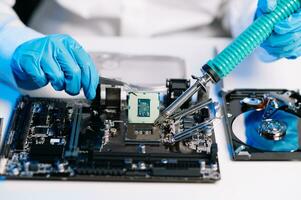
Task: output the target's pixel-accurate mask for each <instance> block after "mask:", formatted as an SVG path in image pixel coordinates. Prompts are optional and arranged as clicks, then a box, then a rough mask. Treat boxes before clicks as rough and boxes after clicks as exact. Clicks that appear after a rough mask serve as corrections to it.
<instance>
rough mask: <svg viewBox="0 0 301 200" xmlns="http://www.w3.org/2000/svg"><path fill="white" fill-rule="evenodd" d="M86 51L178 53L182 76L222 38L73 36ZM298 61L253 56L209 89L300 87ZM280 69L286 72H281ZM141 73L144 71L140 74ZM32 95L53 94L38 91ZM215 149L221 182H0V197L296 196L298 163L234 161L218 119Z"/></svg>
mask: <svg viewBox="0 0 301 200" xmlns="http://www.w3.org/2000/svg"><path fill="white" fill-rule="evenodd" d="M77 39H78V40H79V41H80V42H81V43H82V44H83V46H84V47H85V48H86V49H87V50H88V51H105V52H119V53H126V54H143V55H170V56H177V57H181V58H182V59H184V60H185V62H186V65H187V67H188V68H187V74H196V75H198V74H200V67H201V66H202V64H204V63H205V62H206V61H208V59H210V58H211V57H212V56H214V53H215V52H216V50H220V49H221V48H222V47H223V46H225V45H226V44H227V43H228V42H229V40H228V39H222V38H220V39H218V38H211V39H210V38H209V39H208V38H203V39H193V40H185V39H164V38H161V39H131V38H77ZM300 64H301V63H300V59H299V60H294V61H287V60H281V61H278V62H275V63H272V64H265V63H262V62H260V61H259V60H258V59H257V57H256V56H255V55H252V56H251V57H250V58H248V59H247V60H246V61H244V62H243V63H242V64H241V65H240V66H239V67H238V68H237V69H235V70H234V72H233V73H232V74H231V75H230V76H228V77H227V78H226V79H225V80H224V81H223V84H222V85H223V86H221V84H219V85H218V86H216V87H215V88H213V89H212V90H213V91H214V92H212V97H213V98H214V99H215V100H219V98H218V97H217V96H216V95H215V94H216V91H219V90H221V89H222V88H221V87H223V90H229V89H233V88H289V89H298V88H301V79H300V75H301V73H300V72H301V66H299V65H300ZM284 69H285V70H286V71H287V72H285V73H284V72H283V71H284ZM146 76H147V75H146ZM0 90H1V89H0ZM30 94H31V95H33V96H36V95H37V96H57V97H62V96H63V94H62V93H56V94H54V91H52V90H51V91H49V88H48V89H42V90H38V91H34V92H31V93H30ZM4 95H6V94H0V111H1V112H0V113H1V114H0V117H6V118H7V116H8V113H9V112H10V109H11V108H12V102H13V100H12V101H7V100H5V101H4V100H3V99H5V97H4ZM215 134H216V139H217V143H218V147H219V153H218V157H219V162H220V170H221V180H220V181H218V182H217V183H214V184H187V183H116V182H66V181H1V180H0V199H3V200H6V199H9V200H13V199H18V200H19V199H22V200H27V199H30V200H32V199H43V200H48V199H49V200H50V199H51V200H54V199H63V198H64V199H70V200H71V199H72V200H76V199H90V200H91V199H102V200H105V199H110V200H111V199H123V200H125V199H131V200H136V199H137V200H138V199H139V200H141V199H143V200H147V199H152V200H153V199H163V198H164V199H172V200H175V199H182V200H184V199H185V200H188V199H204V200H210V199H215V200H216V199H232V200H236V199H237V200H241V199H250V200H251V199H252V200H253V199H290V200H292V199H300V194H301V192H300V189H299V185H300V180H301V161H290V162H237V161H232V160H231V155H230V153H229V149H228V144H227V136H226V132H225V128H224V125H223V120H220V121H219V122H217V123H215Z"/></svg>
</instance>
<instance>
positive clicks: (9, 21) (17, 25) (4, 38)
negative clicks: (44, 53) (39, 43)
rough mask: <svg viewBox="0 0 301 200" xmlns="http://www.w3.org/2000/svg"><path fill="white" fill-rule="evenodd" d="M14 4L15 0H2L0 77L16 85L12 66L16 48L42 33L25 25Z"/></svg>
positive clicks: (0, 13) (0, 10) (0, 14)
mask: <svg viewBox="0 0 301 200" xmlns="http://www.w3.org/2000/svg"><path fill="white" fill-rule="evenodd" d="M13 5H14V1H13V0H0V63H1V65H0V77H1V80H2V81H5V82H8V83H10V84H12V85H15V83H14V78H13V75H12V71H11V68H10V61H11V58H12V55H13V53H14V50H15V49H16V48H17V46H19V45H20V44H21V43H22V42H24V41H27V40H30V39H33V38H36V37H41V36H42V35H41V34H40V33H37V32H36V31H34V30H32V29H29V28H27V27H25V25H24V24H23V23H22V22H21V21H20V19H19V18H18V16H17V15H16V13H15V12H14V10H13V9H12V6H13Z"/></svg>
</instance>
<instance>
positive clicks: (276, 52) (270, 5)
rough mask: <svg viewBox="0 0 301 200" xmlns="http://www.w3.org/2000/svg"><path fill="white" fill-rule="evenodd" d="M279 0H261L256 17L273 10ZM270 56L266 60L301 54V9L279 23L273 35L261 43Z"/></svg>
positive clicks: (293, 57) (292, 57)
mask: <svg viewBox="0 0 301 200" xmlns="http://www.w3.org/2000/svg"><path fill="white" fill-rule="evenodd" d="M276 6H277V0H259V1H258V9H257V12H256V18H257V17H259V16H260V15H262V14H263V13H269V12H271V11H273V10H274V9H275V8H276ZM261 47H262V48H264V49H265V50H266V52H267V53H268V54H269V56H266V57H265V58H263V59H264V60H265V61H274V60H278V59H280V58H288V59H295V58H297V57H299V56H300V55H301V10H299V11H298V12H296V13H294V14H293V15H291V16H290V17H288V18H287V19H285V20H283V21H281V22H279V23H277V24H276V25H275V27H274V31H273V33H272V34H271V36H270V37H269V38H268V39H267V40H266V41H265V42H264V43H262V45H261Z"/></svg>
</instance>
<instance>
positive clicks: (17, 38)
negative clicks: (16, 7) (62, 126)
mask: <svg viewBox="0 0 301 200" xmlns="http://www.w3.org/2000/svg"><path fill="white" fill-rule="evenodd" d="M11 6H12V2H11V3H8V2H7V1H3V0H2V1H1V0H0V62H1V68H0V70H1V74H0V75H4V76H5V77H6V78H7V79H9V81H13V80H12V78H11V76H8V75H7V74H11V71H12V72H13V75H14V78H15V80H16V83H17V85H18V86H19V87H21V88H24V89H36V88H40V87H43V86H45V85H47V84H48V83H49V82H50V83H51V85H52V86H53V88H54V89H55V90H65V91H66V92H67V93H68V94H71V95H76V94H78V93H79V92H80V90H81V88H83V90H84V93H85V95H86V97H87V98H88V99H93V98H94V97H95V92H96V87H97V85H98V81H99V76H98V73H97V71H96V68H95V65H94V63H93V61H92V59H91V57H90V56H89V55H88V53H87V52H86V51H85V50H84V49H83V48H82V47H81V45H79V44H78V43H77V42H76V41H75V40H74V39H73V38H71V37H70V36H68V35H60V34H59V35H48V36H44V35H42V34H41V33H38V32H36V31H34V30H32V29H30V28H28V27H26V26H25V25H24V24H23V23H22V22H21V21H20V20H19V18H18V16H17V15H16V13H15V12H14V11H13V10H12V8H11ZM10 68H11V69H12V70H11V69H10Z"/></svg>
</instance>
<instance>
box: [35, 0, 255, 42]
mask: <svg viewBox="0 0 301 200" xmlns="http://www.w3.org/2000/svg"><path fill="white" fill-rule="evenodd" d="M256 3H257V1H256V0H210V2H208V0H185V1H184V0H110V1H108V0H89V1H82V0H56V1H53V0H48V1H44V2H43V4H42V5H41V6H40V8H39V9H38V10H37V11H36V13H35V15H34V16H33V18H32V20H31V22H30V26H31V27H33V28H34V29H36V30H38V31H40V32H42V33H44V34H51V33H68V34H70V35H79V36H91V35H97V36H104V35H110V36H112V35H114V36H131V37H159V36H190V37H193V36H196V37H200V36H202V37H203V36H220V35H224V33H221V31H222V29H220V28H218V27H216V26H215V27H214V25H212V22H213V21H214V20H216V19H222V20H221V21H222V24H223V25H224V28H225V29H227V30H228V31H230V32H232V33H233V34H234V35H236V34H237V33H238V32H240V31H241V30H242V29H243V28H244V26H245V25H246V24H249V23H250V22H251V21H252V18H253V16H254V11H255V8H256ZM208 27H209V28H208Z"/></svg>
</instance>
